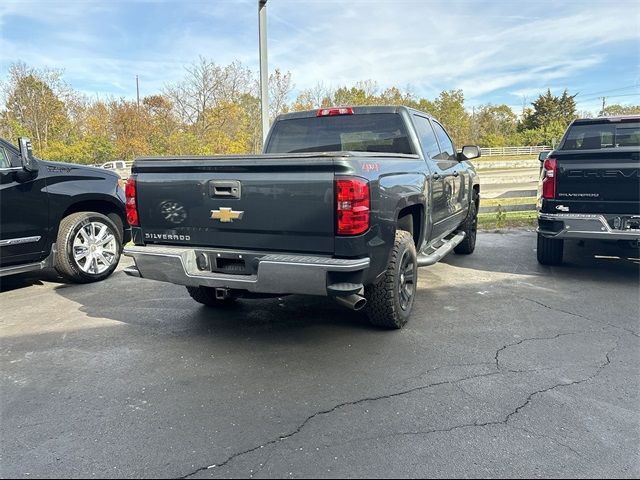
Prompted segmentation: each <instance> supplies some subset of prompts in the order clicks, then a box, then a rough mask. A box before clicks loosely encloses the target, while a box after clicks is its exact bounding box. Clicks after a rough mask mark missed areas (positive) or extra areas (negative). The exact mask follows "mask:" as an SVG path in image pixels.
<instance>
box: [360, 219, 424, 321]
mask: <svg viewBox="0 0 640 480" xmlns="http://www.w3.org/2000/svg"><path fill="white" fill-rule="evenodd" d="M417 286H418V262H417V255H416V246H415V244H414V243H413V236H412V235H411V234H410V233H409V232H406V231H404V230H398V231H396V238H395V243H394V245H393V250H392V251H391V257H390V258H389V263H388V264H387V271H386V272H385V274H384V277H383V278H382V280H381V281H380V282H379V283H377V284H375V285H367V286H366V287H365V289H364V296H365V298H366V299H367V306H366V307H365V313H366V314H367V317H368V318H369V321H370V322H371V323H372V324H373V325H377V326H379V327H383V328H390V329H391V328H396V329H398V328H402V327H404V326H405V325H406V323H407V322H408V321H409V317H410V316H411V310H412V308H413V301H414V299H415V294H416V290H417Z"/></svg>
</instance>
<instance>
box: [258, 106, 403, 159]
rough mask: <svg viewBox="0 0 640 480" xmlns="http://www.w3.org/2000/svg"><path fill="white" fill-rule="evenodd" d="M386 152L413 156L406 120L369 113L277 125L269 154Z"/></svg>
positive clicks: (286, 121)
mask: <svg viewBox="0 0 640 480" xmlns="http://www.w3.org/2000/svg"><path fill="white" fill-rule="evenodd" d="M341 151H357V152H386V153H400V154H413V153H415V152H414V151H413V150H412V148H411V143H410V142H409V136H408V134H407V130H406V128H405V125H404V122H403V120H402V117H401V116H400V115H399V114H396V113H369V114H361V115H358V114H353V115H335V116H325V117H308V118H292V119H289V120H280V121H278V122H276V124H275V125H274V127H273V131H272V133H271V138H270V140H269V145H268V147H267V149H266V153H302V152H341Z"/></svg>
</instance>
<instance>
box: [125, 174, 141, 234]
mask: <svg viewBox="0 0 640 480" xmlns="http://www.w3.org/2000/svg"><path fill="white" fill-rule="evenodd" d="M124 195H125V197H126V202H125V208H126V211H127V222H129V225H131V226H134V227H137V226H139V225H140V221H139V219H138V205H137V203H136V178H135V177H129V178H128V179H127V184H126V185H125V187H124Z"/></svg>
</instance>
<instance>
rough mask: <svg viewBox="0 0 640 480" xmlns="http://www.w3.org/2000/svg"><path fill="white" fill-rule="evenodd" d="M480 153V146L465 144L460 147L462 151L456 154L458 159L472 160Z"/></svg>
mask: <svg viewBox="0 0 640 480" xmlns="http://www.w3.org/2000/svg"><path fill="white" fill-rule="evenodd" d="M480 155H481V153H480V147H478V146H477V145H465V146H464V147H462V152H460V153H459V154H458V160H459V161H461V162H462V161H464V160H473V159H474V158H479V157H480Z"/></svg>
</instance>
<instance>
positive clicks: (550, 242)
mask: <svg viewBox="0 0 640 480" xmlns="http://www.w3.org/2000/svg"><path fill="white" fill-rule="evenodd" d="M563 251H564V240H555V239H553V238H547V237H544V236H542V235H540V234H538V250H537V253H538V262H539V263H540V264H542V265H560V264H561V263H562V254H563Z"/></svg>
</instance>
